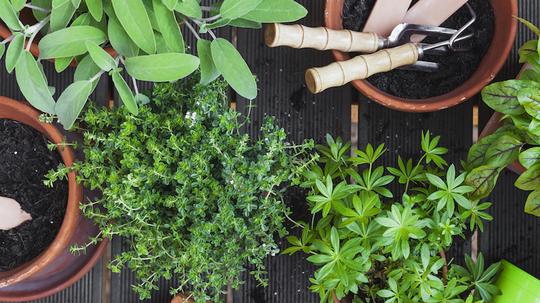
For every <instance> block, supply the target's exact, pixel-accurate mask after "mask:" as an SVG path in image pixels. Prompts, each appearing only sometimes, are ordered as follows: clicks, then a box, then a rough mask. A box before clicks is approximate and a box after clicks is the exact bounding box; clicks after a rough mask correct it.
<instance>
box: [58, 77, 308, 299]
mask: <svg viewBox="0 0 540 303" xmlns="http://www.w3.org/2000/svg"><path fill="white" fill-rule="evenodd" d="M196 82H197V79H194V77H189V78H186V79H184V80H182V81H181V82H179V83H177V84H170V83H168V84H158V85H156V87H155V88H154V90H153V95H152V96H151V100H152V102H150V103H148V104H146V105H141V107H140V108H139V115H137V116H135V115H132V114H130V113H129V112H128V109H127V108H126V107H120V108H117V109H114V110H112V111H108V110H107V109H104V108H102V109H99V108H96V107H95V106H93V105H89V108H88V110H87V111H86V112H85V114H84V115H83V119H82V123H81V125H80V127H81V128H83V129H84V142H83V144H82V148H83V151H84V155H85V161H84V162H79V163H76V164H75V165H74V169H75V170H76V171H77V172H78V176H79V181H80V182H82V184H84V185H85V187H87V188H89V189H92V190H93V189H95V190H99V191H100V192H101V193H102V196H101V197H99V198H97V199H95V200H93V201H88V202H87V203H83V204H82V211H83V213H84V215H85V216H86V217H88V218H90V219H92V220H93V221H94V222H95V223H96V224H97V225H98V226H99V227H100V229H101V233H100V234H99V236H98V237H97V238H95V239H92V240H91V241H90V243H88V244H89V245H90V244H94V243H97V242H98V241H101V240H103V239H107V238H112V237H114V236H120V237H124V238H126V239H127V240H128V242H129V244H130V246H129V249H128V250H127V251H125V252H123V253H121V254H119V255H117V256H116V257H115V258H114V260H113V261H112V263H111V264H110V267H111V269H112V270H113V271H114V272H118V271H120V270H121V269H122V268H123V267H126V266H127V267H129V268H130V269H131V270H133V271H134V272H135V274H136V276H137V278H138V279H139V283H138V284H137V285H135V286H134V290H135V291H136V292H137V293H138V294H139V295H140V297H141V298H142V299H146V298H149V297H150V293H151V291H152V290H154V289H157V282H158V280H159V279H160V278H166V279H171V278H172V277H173V275H174V276H175V277H176V278H178V280H179V281H180V283H181V284H180V285H176V286H175V288H174V289H172V290H171V292H172V293H178V292H182V293H186V292H190V293H191V294H192V295H193V298H194V299H195V300H196V302H198V303H200V302H206V300H211V301H212V302H221V300H220V295H221V294H222V291H223V289H224V287H225V286H226V285H227V284H231V285H232V287H234V288H236V287H238V285H239V283H240V282H241V281H240V274H241V273H242V272H243V271H244V266H245V265H247V264H249V265H251V267H252V268H253V270H252V274H253V275H254V276H255V278H256V279H257V280H258V281H260V282H261V283H263V284H264V283H265V282H266V281H265V277H264V274H265V272H264V271H265V268H264V261H265V257H266V256H267V255H270V254H275V253H277V252H278V251H279V249H278V246H277V244H276V243H275V241H274V237H275V236H277V235H279V236H284V235H286V229H285V228H284V220H285V218H286V216H287V214H288V212H289V210H288V208H287V207H286V206H285V204H284V203H283V201H282V193H283V192H284V190H285V189H286V188H287V185H288V183H289V180H292V179H294V178H296V177H297V176H298V173H299V171H300V170H301V167H302V166H306V165H308V163H309V161H313V160H309V159H308V158H306V159H304V158H303V157H304V156H306V157H309V153H308V150H310V149H311V148H312V146H313V144H312V143H311V142H306V143H305V144H303V145H294V146H293V145H290V144H288V143H287V142H286V141H285V140H286V135H285V132H284V130H283V129H280V128H278V127H276V126H275V123H274V120H273V119H271V118H268V119H266V120H265V122H264V123H263V126H262V129H261V135H260V138H259V139H257V138H250V137H249V136H248V135H242V134H240V128H241V126H242V125H243V123H245V122H243V121H244V118H243V117H241V115H240V114H239V113H238V112H236V111H234V110H232V109H229V107H228V98H227V86H226V83H224V82H223V81H221V80H218V81H215V82H213V83H211V84H209V85H207V86H204V85H201V84H197V83H196ZM306 161H307V162H306ZM66 172H67V171H66V170H64V169H63V168H61V169H60V173H64V174H65V173H66ZM49 176H50V177H51V178H52V179H53V180H52V181H54V180H56V179H58V178H60V177H61V176H59V174H58V173H54V172H51V173H50V174H49ZM84 248H85V247H74V248H73V251H74V252H77V251H80V250H84Z"/></svg>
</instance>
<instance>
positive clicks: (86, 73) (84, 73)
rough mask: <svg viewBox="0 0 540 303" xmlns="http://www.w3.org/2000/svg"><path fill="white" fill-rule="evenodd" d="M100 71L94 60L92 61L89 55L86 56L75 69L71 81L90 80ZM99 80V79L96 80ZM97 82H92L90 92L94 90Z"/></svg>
mask: <svg viewBox="0 0 540 303" xmlns="http://www.w3.org/2000/svg"><path fill="white" fill-rule="evenodd" d="M100 71H101V68H99V66H97V65H96V63H95V62H94V60H92V57H90V55H86V56H85V57H84V58H83V59H82V60H81V62H79V64H77V68H76V69H75V74H74V75H73V81H75V82H77V81H84V80H90V79H92V78H94V76H96V75H97V74H98V73H99V72H100ZM98 80H99V79H98ZM98 80H96V81H94V83H93V84H92V91H93V90H94V89H96V86H97V84H98V82H99V81H98Z"/></svg>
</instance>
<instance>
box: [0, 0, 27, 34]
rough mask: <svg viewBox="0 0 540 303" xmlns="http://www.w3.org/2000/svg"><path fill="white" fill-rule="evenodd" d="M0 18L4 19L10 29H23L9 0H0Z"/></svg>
mask: <svg viewBox="0 0 540 303" xmlns="http://www.w3.org/2000/svg"><path fill="white" fill-rule="evenodd" d="M0 19H1V20H2V21H4V23H5V24H6V25H7V27H9V29H11V31H20V30H22V29H23V28H22V24H21V22H20V21H19V17H18V16H17V11H15V9H14V8H13V6H12V5H11V3H10V2H9V0H0Z"/></svg>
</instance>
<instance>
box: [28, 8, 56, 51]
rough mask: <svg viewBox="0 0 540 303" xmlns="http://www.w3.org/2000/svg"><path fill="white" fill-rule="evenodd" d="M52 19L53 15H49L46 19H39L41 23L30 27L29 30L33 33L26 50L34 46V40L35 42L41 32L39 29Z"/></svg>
mask: <svg viewBox="0 0 540 303" xmlns="http://www.w3.org/2000/svg"><path fill="white" fill-rule="evenodd" d="M50 19H51V16H50V15H49V16H47V17H45V19H43V20H41V21H39V23H37V24H34V25H32V26H31V27H29V28H28V32H29V33H32V36H31V37H30V39H29V40H28V42H27V44H26V51H27V52H28V51H30V47H31V46H32V42H34V39H35V38H36V36H37V34H38V33H39V31H40V30H41V29H42V28H43V27H44V26H45V25H46V24H47V23H49V20H50Z"/></svg>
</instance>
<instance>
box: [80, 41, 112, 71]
mask: <svg viewBox="0 0 540 303" xmlns="http://www.w3.org/2000/svg"><path fill="white" fill-rule="evenodd" d="M86 49H87V50H88V54H90V57H92V60H94V63H96V65H97V66H99V67H100V68H101V69H102V70H104V71H107V72H108V71H110V70H111V69H113V68H116V67H117V65H118V64H117V62H116V61H115V60H114V58H113V57H111V55H109V54H108V53H107V52H106V51H104V50H103V48H101V47H100V46H99V45H97V44H95V43H94V42H92V41H86Z"/></svg>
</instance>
